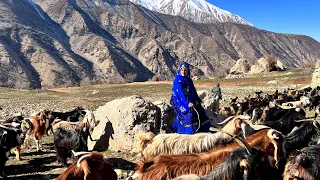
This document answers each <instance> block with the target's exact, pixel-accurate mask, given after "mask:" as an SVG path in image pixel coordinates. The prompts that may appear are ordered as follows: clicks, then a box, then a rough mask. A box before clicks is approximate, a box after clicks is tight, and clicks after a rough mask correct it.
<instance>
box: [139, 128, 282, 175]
mask: <svg viewBox="0 0 320 180" xmlns="http://www.w3.org/2000/svg"><path fill="white" fill-rule="evenodd" d="M283 139H284V138H283V135H282V134H281V133H280V132H278V131H276V130H274V129H264V130H261V131H259V132H257V133H255V134H253V135H251V136H249V137H247V138H246V141H247V142H248V144H250V146H251V147H259V148H261V149H262V151H263V152H264V156H265V157H273V158H274V160H275V161H276V164H275V165H276V166H277V163H278V161H279V158H284V157H285V150H284V146H283V144H282V141H283ZM238 147H239V145H238V144H237V143H233V144H230V145H227V146H225V147H220V148H216V149H213V150H211V151H209V152H203V153H198V154H182V155H166V154H163V155H159V156H155V157H151V158H144V159H142V160H141V161H140V162H138V164H137V168H136V172H137V173H138V176H139V179H140V180H147V179H155V180H156V179H159V180H160V179H161V180H162V179H172V178H175V177H177V176H181V175H183V174H197V175H205V174H207V173H209V172H210V171H211V170H212V169H214V168H215V167H217V166H218V165H219V164H221V163H222V162H223V161H224V160H225V159H226V158H227V157H228V156H229V155H230V153H231V152H232V151H233V150H235V149H236V148H238Z"/></svg>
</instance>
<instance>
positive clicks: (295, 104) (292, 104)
mask: <svg viewBox="0 0 320 180" xmlns="http://www.w3.org/2000/svg"><path fill="white" fill-rule="evenodd" d="M308 104H310V98H308V97H306V96H302V97H301V98H300V100H299V101H291V102H285V103H282V106H284V107H285V106H287V107H291V108H303V107H305V106H306V105H308Z"/></svg>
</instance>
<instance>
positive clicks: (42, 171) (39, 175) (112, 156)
mask: <svg viewBox="0 0 320 180" xmlns="http://www.w3.org/2000/svg"><path fill="white" fill-rule="evenodd" d="M310 81H311V77H301V78H292V79H291V78H287V79H281V80H277V83H276V84H268V82H270V79H269V80H265V79H264V78H261V79H259V80H254V81H246V80H240V81H238V80H235V81H232V80H226V81H219V82H220V84H221V87H222V94H223V96H224V99H225V100H224V101H222V105H224V104H227V103H228V99H230V98H231V97H235V96H236V95H237V96H238V95H239V93H240V94H241V96H242V95H243V96H244V95H248V94H250V93H251V94H252V93H253V92H254V91H258V90H264V91H266V92H274V90H275V89H280V90H281V89H282V88H283V87H287V86H289V87H290V86H291V85H297V84H299V86H305V85H308V84H310ZM148 83H150V82H147V83H145V82H144V83H132V85H137V84H138V85H141V84H148ZM153 83H154V84H163V85H164V86H166V87H167V89H164V90H163V89H159V87H158V86H155V87H156V89H155V90H158V91H161V92H165V93H164V94H163V95H162V94H161V95H160V93H161V92H159V93H157V94H156V96H157V97H156V98H159V97H160V96H161V97H162V96H163V98H168V97H169V95H170V93H171V84H172V82H153ZM257 84H266V86H265V87H261V86H260V85H257ZM290 84H291V85H290ZM195 85H196V86H198V87H201V88H205V87H212V86H215V85H216V82H206V83H199V82H195ZM236 86H238V87H237V88H235V87H236ZM132 87H134V86H132ZM139 87H140V86H139ZM141 87H144V88H145V86H141ZM148 87H149V88H150V87H151V86H148ZM161 87H162V86H161ZM94 88H96V89H91V88H90V87H89V88H88V87H85V88H84V92H85V93H86V94H85V95H82V94H80V95H82V96H80V98H83V99H81V101H80V100H78V99H76V98H75V97H78V96H79V95H78V94H76V95H74V96H72V95H73V94H71V93H69V94H64V93H66V92H78V91H79V88H57V89H53V90H50V91H54V92H59V94H58V95H59V96H61V94H62V95H64V96H63V97H62V98H61V99H62V100H60V99H59V98H60V97H59V96H56V94H53V95H52V93H51V92H47V91H39V92H35V91H32V93H34V94H33V95H32V96H29V94H26V92H24V91H21V92H19V93H20V94H21V93H24V95H23V97H24V98H26V97H35V96H36V97H37V96H39V97H38V99H39V100H37V101H35V103H34V104H37V106H33V104H32V103H31V102H28V103H25V102H24V101H22V102H19V100H20V99H21V98H23V97H21V98H20V97H19V98H17V95H19V94H18V93H17V92H15V91H10V92H7V90H2V91H1V93H0V95H1V94H2V95H1V96H0V100H1V101H0V102H2V103H0V106H1V107H2V112H3V111H5V110H6V108H7V109H8V110H7V111H8V112H9V111H12V110H13V106H14V107H20V106H21V105H20V104H22V105H24V108H25V109H27V108H26V107H29V108H33V109H34V110H37V109H40V108H43V107H44V105H47V106H49V105H50V106H53V107H58V106H60V104H68V105H69V106H71V105H75V104H76V102H78V101H79V102H81V103H82V102H84V101H86V102H91V101H92V102H93V101H94V102H99V103H104V102H100V101H98V100H99V99H102V98H105V97H108V96H110V95H109V94H110V93H112V92H113V91H111V90H110V91H107V90H106V89H102V88H100V86H95V87H94ZM121 88H122V86H121ZM125 88H126V87H125ZM261 88H262V89H261ZM93 90H94V91H96V92H98V93H96V94H93V93H88V92H92V91H93ZM121 90H122V91H123V89H121ZM139 90H140V89H139ZM118 91H119V90H118V89H115V90H114V92H115V93H116V92H118ZM134 91H136V92H141V91H137V90H136V89H134ZM136 92H135V93H136ZM99 93H105V94H107V95H108V96H107V95H104V94H102V95H101V96H99V95H100V94H99ZM25 94H26V95H25ZM8 95H10V97H8ZM50 95H51V99H50V101H47V100H42V98H43V99H45V98H46V97H48V96H50ZM147 95H148V94H147ZM147 95H146V96H147ZM96 96H97V97H96ZM241 96H240V97H241ZM66 97H68V98H66ZM85 97H87V98H86V99H85ZM143 97H144V96H143ZM147 97H148V96H147ZM94 98H95V99H94ZM76 100H77V101H76ZM89 100H90V101H89ZM155 100H157V99H155ZM60 101H61V102H60ZM106 101H107V100H106ZM40 102H41V103H40ZM14 103H15V104H14ZM19 103H20V104H19ZM59 103H60V104H59ZM11 105H12V107H11ZM17 111H21V110H20V109H18V110H17ZM25 111H26V112H28V111H30V110H25ZM31 143H32V145H33V148H32V149H28V150H26V149H22V154H21V161H18V160H16V159H15V156H14V155H13V154H12V155H11V156H10V157H9V160H8V161H7V163H6V166H5V169H4V171H5V173H6V174H7V175H8V179H16V180H48V179H54V178H56V177H57V176H58V175H59V174H60V173H61V172H63V171H64V170H65V168H64V167H63V166H62V165H61V164H59V163H58V162H57V160H56V154H55V149H54V146H53V136H52V135H50V136H44V139H43V149H44V151H43V152H36V148H35V142H34V141H32V142H31ZM106 156H107V157H108V158H109V162H110V164H111V165H112V166H113V167H114V168H116V169H122V170H123V171H128V172H129V171H132V170H133V169H134V162H135V160H136V159H138V158H139V157H138V156H135V155H132V154H130V153H128V152H106ZM71 163H72V161H71V160H70V161H69V164H71ZM125 178H126V177H125V176H123V177H120V178H119V179H125Z"/></svg>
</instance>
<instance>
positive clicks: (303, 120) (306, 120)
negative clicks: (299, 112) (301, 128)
mask: <svg viewBox="0 0 320 180" xmlns="http://www.w3.org/2000/svg"><path fill="white" fill-rule="evenodd" d="M310 121H315V120H313V119H301V120H295V121H294V122H310Z"/></svg>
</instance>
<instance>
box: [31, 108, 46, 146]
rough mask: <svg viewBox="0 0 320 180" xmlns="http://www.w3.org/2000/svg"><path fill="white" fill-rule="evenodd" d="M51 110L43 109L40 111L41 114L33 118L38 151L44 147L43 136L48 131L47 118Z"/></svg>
mask: <svg viewBox="0 0 320 180" xmlns="http://www.w3.org/2000/svg"><path fill="white" fill-rule="evenodd" d="M49 112H50V111H47V110H43V111H42V112H40V115H39V116H36V117H34V118H33V119H32V125H33V127H34V128H33V136H34V140H35V141H36V145H37V151H41V149H42V137H43V135H44V134H45V133H46V119H47V117H48V115H49Z"/></svg>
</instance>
